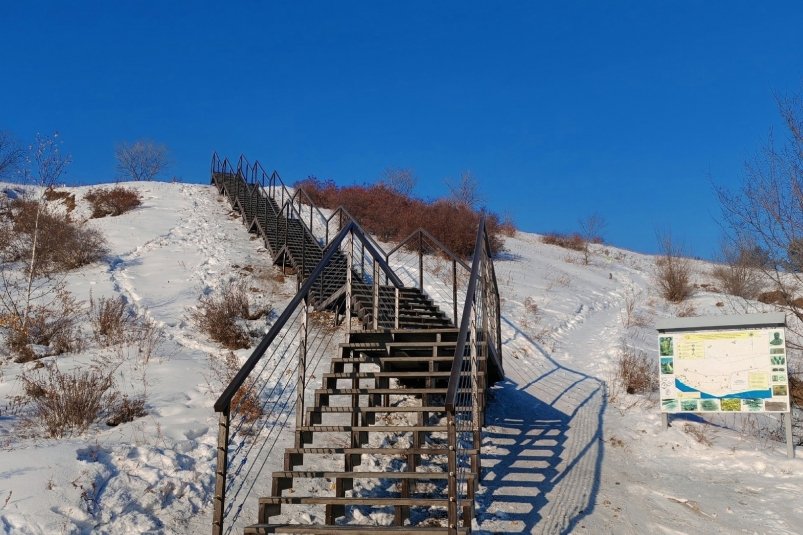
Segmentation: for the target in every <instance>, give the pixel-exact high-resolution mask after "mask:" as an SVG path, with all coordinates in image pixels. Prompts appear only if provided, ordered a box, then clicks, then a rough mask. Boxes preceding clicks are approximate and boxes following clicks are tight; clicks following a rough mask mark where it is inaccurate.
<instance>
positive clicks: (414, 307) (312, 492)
mask: <svg viewBox="0 0 803 535" xmlns="http://www.w3.org/2000/svg"><path fill="white" fill-rule="evenodd" d="M241 161H242V159H241ZM218 163H220V162H218ZM240 166H241V165H240ZM240 166H238V169H236V170H235V169H233V168H232V167H226V165H223V166H217V167H216V166H215V160H214V159H213V170H212V182H213V184H215V186H216V187H217V189H218V191H219V192H220V193H221V194H222V195H225V196H226V198H227V199H228V200H229V202H230V203H231V205H232V207H233V208H234V209H235V210H237V211H238V212H239V213H240V214H241V216H242V218H243V222H244V223H245V225H246V226H247V228H248V230H249V231H250V232H255V233H258V234H259V235H260V236H261V237H262V238H263V240H264V243H265V246H266V248H267V249H268V250H269V251H270V253H271V256H272V258H273V261H274V263H277V264H281V265H283V266H288V265H289V266H290V267H291V268H292V269H293V270H295V272H296V274H297V277H298V280H299V288H301V287H302V283H304V287H303V288H301V289H300V291H299V295H298V296H297V298H300V297H301V294H302V293H303V292H305V291H306V292H308V293H307V294H304V301H303V302H304V303H307V302H309V304H310V305H311V306H313V307H316V308H318V309H329V310H333V311H334V312H335V314H336V315H338V316H339V315H341V314H342V315H343V316H345V318H346V319H348V318H352V319H354V320H356V323H357V324H358V325H359V328H361V329H362V330H354V329H353V328H352V327H350V326H351V323H350V322H349V324H348V325H349V331H350V332H349V334H348V341H347V342H345V343H341V344H339V353H338V354H336V355H332V356H331V358H330V359H329V361H328V371H326V372H324V373H321V374H319V376H318V377H317V378H316V381H319V384H317V385H316V386H317V388H315V389H314V391H313V392H312V395H311V396H310V397H311V398H312V400H313V401H312V402H311V404H310V405H311V406H304V403H303V399H304V390H303V389H302V390H301V393H300V394H299V398H298V399H299V402H298V406H300V407H304V408H303V412H298V413H297V420H296V428H295V433H294V444H293V446H292V447H290V448H287V449H286V451H285V452H284V458H283V467H282V468H283V469H282V470H281V471H276V472H273V473H272V475H271V491H270V495H269V496H263V497H261V498H259V499H258V506H257V507H258V508H257V511H256V523H253V524H250V525H247V527H245V533H249V534H267V533H285V534H287V533H298V534H377V533H378V534H382V533H388V534H389V533H394V534H411V535H412V534H420V533H433V534H434V533H444V534H447V533H448V534H450V535H451V534H457V533H470V531H471V519H472V518H473V517H474V491H475V488H476V485H477V483H478V479H479V477H480V456H479V446H480V428H479V426H478V425H477V424H476V422H480V424H479V425H481V422H482V421H483V414H484V406H485V389H486V386H487V384H489V382H491V381H494V380H496V379H498V378H499V377H501V363H500V364H499V365H494V366H492V367H491V368H490V369H489V360H490V359H487V358H486V355H487V354H489V353H488V351H487V349H488V347H489V346H488V344H487V343H486V342H485V341H484V340H483V339H480V338H476V337H475V339H474V340H473V341H472V343H473V344H474V347H473V348H472V352H471V354H472V355H473V356H475V357H476V358H475V361H474V362H473V363H469V364H470V365H469V366H468V367H467V362H466V361H465V359H463V358H461V359H460V361H459V363H458V365H457V366H458V369H457V370H454V371H453V369H452V367H453V364H454V362H455V359H456V355H457V352H458V351H463V353H462V354H464V355H467V354H468V350H467V349H465V350H464V349H463V346H462V345H460V344H461V342H460V338H459V336H460V333H461V330H460V329H458V328H457V326H455V325H454V324H453V322H452V320H451V319H450V318H449V317H448V316H447V315H446V314H444V313H443V311H441V310H440V309H439V307H438V306H437V305H436V304H435V303H434V302H433V300H432V299H431V298H430V297H429V296H428V295H426V294H425V293H424V292H423V291H422V290H421V289H419V288H416V287H403V286H401V285H399V284H398V282H396V283H393V284H387V283H386V284H380V283H379V282H378V281H379V278H377V272H376V271H374V278H373V280H374V282H373V283H372V284H369V283H366V277H365V274H364V273H359V270H358V269H356V268H355V267H354V266H352V267H351V272H350V271H349V269H350V265H351V264H350V260H349V259H350V258H351V256H347V254H346V253H344V251H343V250H341V249H339V248H338V249H330V248H328V247H327V246H328V245H329V244H327V243H325V242H326V241H327V240H328V237H327V238H326V239H320V238H316V237H315V236H314V235H313V233H312V231H311V230H310V226H311V225H310V226H307V225H305V224H304V222H303V220H302V219H301V218H298V217H295V213H294V209H293V207H292V204H284V205H282V206H279V203H277V202H276V199H275V198H274V195H272V194H271V193H270V191H271V190H270V188H265V187H264V184H263V185H262V186H260V184H259V183H257V181H255V180H249V179H248V176H247V175H248V172H247V171H246V172H242V171H241V170H240V168H239V167H240ZM251 178H252V179H253V176H252V177H251ZM346 230H348V229H344V230H343V231H341V234H342V233H343V232H345V231H346ZM327 236H328V232H327ZM341 240H342V238H341ZM335 246H336V247H343V244H342V242H339V244H335ZM375 262H376V261H375ZM386 267H387V266H386ZM375 269H376V268H375ZM387 275H388V274H387V273H386V278H387ZM390 275H393V274H392V273H391V274H390ZM347 296H350V301H349V302H348V303H347V302H346V301H347ZM455 296H456V293H455ZM455 300H456V299H455ZM294 302H296V303H298V302H299V301H298V300H297V299H295V298H294ZM497 304H498V303H497ZM293 306H298V305H293V304H291V305H290V306H289V307H288V310H289V309H290V308H292V307H293ZM305 306H306V305H305ZM456 306H457V305H456V304H455V307H456ZM497 314H498V310H497ZM283 315H284V313H283ZM287 317H289V315H288V316H287ZM336 317H337V316H336ZM279 321H281V318H280V319H279V320H277V323H278V322H279ZM463 323H464V324H465V325H468V324H467V323H466V322H465V320H464V322H463ZM463 329H464V330H465V329H466V327H465V326H463ZM273 330H275V329H272V331H273ZM278 332H279V331H278V330H277V331H276V332H273V333H272V334H271V333H268V335H266V337H265V338H266V340H267V339H268V338H270V337H271V336H276V335H277V333H278ZM462 336H463V338H462V340H463V342H462V344H466V338H465V337H466V335H465V334H463V335H462ZM266 340H263V342H262V343H260V347H261V348H262V349H260V348H259V347H258V348H257V349H256V350H255V353H254V355H252V357H251V358H250V359H249V362H251V361H253V362H251V365H250V366H251V368H249V370H250V369H253V366H254V363H255V362H257V361H258V360H259V359H260V358H261V355H262V354H264V352H265V348H266V347H267V345H268V344H267V343H266ZM305 343H306V342H305ZM263 345H264V346H265V347H262V346H263ZM494 347H496V346H494ZM458 348H460V349H458ZM478 348H479V349H478ZM483 348H484V349H483ZM259 351H262V353H259ZM258 353H259V354H258ZM248 366H249V364H248V363H246V365H245V366H244V370H241V372H243V371H244V372H245V373H244V374H242V375H243V376H242V378H240V384H243V380H244V379H245V377H246V376H247V375H248V373H250V371H249V370H245V368H247V367H248ZM453 372H454V373H453ZM458 372H459V373H458ZM303 373H304V370H303V365H302V371H301V374H302V375H301V377H303ZM464 376H465V378H466V379H467V381H465V382H464V381H463V377H464ZM236 381H237V378H235V381H234V382H236ZM455 381H458V383H457V384H459V386H457V387H456V390H455V387H454V383H455ZM234 382H233V384H232V385H230V389H231V388H232V387H233V385H234ZM237 388H240V387H239V386H238V387H237ZM311 388H312V384H311ZM449 388H451V389H452V391H451V392H450V395H451V396H452V397H451V398H450V399H457V400H458V402H459V403H463V405H471V406H457V407H455V406H454V402H452V405H450V406H447V391H448V390H449ZM227 390H229V389H227ZM233 395H234V390H232V391H231V392H228V394H227V393H225V392H224V394H223V395H221V399H219V400H218V403H216V407H215V408H216V411H218V412H220V413H221V431H220V433H221V434H220V445H219V454H218V464H219V465H220V464H221V463H223V464H222V465H223V466H226V459H227V457H226V451H225V450H226V448H229V447H230V442H229V438H228V437H229V413H228V411H229V407H230V405H231V400H232V399H233ZM224 398H225V399H226V400H227V401H225V402H223V401H222V400H224ZM466 400H469V401H468V402H466ZM449 411H451V412H449ZM458 413H460V414H463V415H466V414H468V415H469V420H468V421H469V423H470V422H471V421H474V422H475V423H474V425H473V427H471V428H467V427H466V424H465V422H466V420H462V422H463V423H462V425H463V427H462V431H461V429H460V425H461V424H460V422H461V420H460V417H459V416H458V417H456V416H455V415H456V414H458ZM472 415H473V416H472ZM456 422H457V430H456V425H455V424H456ZM469 427H470V426H469ZM466 429H468V432H467V431H466ZM460 432H462V433H463V435H461V436H462V437H463V438H462V440H461V439H456V438H455V437H456V433H460ZM466 437H468V438H466ZM467 443H468V445H466V444H467ZM220 448H223V450H222V451H220ZM458 449H459V450H460V451H459V455H461V459H463V461H462V464H460V465H459V466H458V464H456V463H457V461H456V450H458ZM458 471H459V477H458ZM217 473H218V481H217V483H216V489H217V490H216V493H219V494H220V502H222V503H218V504H216V513H215V514H216V516H217V515H220V517H219V518H220V521H219V522H218V521H216V522H217V523H215V524H214V527H213V533H215V534H220V533H224V532H225V533H230V532H231V530H229V531H225V530H224V529H223V518H224V516H225V513H223V512H222V511H223V510H224V506H225V500H224V498H223V496H224V494H225V486H226V483H225V481H226V470H225V469H224V470H223V471H221V470H220V467H219V468H218V472H217ZM221 477H222V480H221ZM263 477H264V476H263ZM455 496H462V498H461V499H457V500H456V499H455ZM216 499H217V498H216ZM240 507H242V506H240ZM455 508H459V513H456V512H455V511H456V509H455ZM458 516H459V517H460V519H461V520H460V521H457V520H456V519H457V518H458Z"/></svg>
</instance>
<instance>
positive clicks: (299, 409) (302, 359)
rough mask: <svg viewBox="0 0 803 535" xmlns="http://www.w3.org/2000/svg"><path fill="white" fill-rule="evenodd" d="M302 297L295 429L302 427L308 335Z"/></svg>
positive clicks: (306, 314) (306, 311) (305, 311)
mask: <svg viewBox="0 0 803 535" xmlns="http://www.w3.org/2000/svg"><path fill="white" fill-rule="evenodd" d="M307 299H308V298H307V297H304V308H303V309H302V312H301V314H302V316H301V347H300V348H299V355H298V385H297V390H298V394H297V397H296V427H302V426H303V425H304V390H305V388H306V382H305V381H306V375H307V336H308V333H309V303H308V301H307Z"/></svg>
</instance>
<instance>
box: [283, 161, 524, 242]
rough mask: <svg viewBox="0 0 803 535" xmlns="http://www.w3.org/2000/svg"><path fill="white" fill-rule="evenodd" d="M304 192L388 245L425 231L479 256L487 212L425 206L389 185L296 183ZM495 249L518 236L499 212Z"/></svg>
mask: <svg viewBox="0 0 803 535" xmlns="http://www.w3.org/2000/svg"><path fill="white" fill-rule="evenodd" d="M295 187H296V188H300V189H303V190H304V192H305V193H307V195H308V196H309V197H310V199H311V200H312V202H313V203H315V204H316V205H318V206H321V207H323V208H329V209H336V208H337V207H339V206H343V207H344V208H346V210H348V211H349V213H351V215H353V216H354V217H355V218H356V219H357V221H358V222H359V224H360V225H362V226H363V227H364V228H365V229H366V230H367V231H368V232H370V233H372V234H374V235H376V236H377V238H379V239H380V240H382V241H401V240H403V239H404V238H406V237H407V236H409V235H410V234H412V233H413V232H414V231H416V230H417V229H418V228H419V227H424V228H425V229H426V230H428V231H429V232H430V233H431V234H432V235H433V236H435V237H436V238H437V239H438V240H440V241H441V242H442V243H443V244H444V245H446V247H448V248H449V249H451V250H452V252H454V253H455V254H457V255H460V256H463V257H470V256H471V255H472V254H473V253H474V243H475V242H476V239H477V227H478V225H479V221H480V217H481V216H482V214H483V213H482V212H480V211H478V210H476V209H473V208H471V207H469V206H466V205H464V204H460V203H455V202H450V201H448V200H444V199H440V200H435V201H432V202H425V201H422V200H420V199H415V198H413V197H410V196H409V195H407V194H404V193H400V192H399V191H396V190H394V189H392V188H390V187H388V185H387V184H382V183H380V184H375V185H371V186H346V187H343V188H339V187H338V186H336V185H335V184H334V182H332V181H330V180H327V181H323V180H318V179H316V178H313V177H310V178H308V179H306V180H302V181H300V182H298V183H296V184H295ZM485 216H486V219H485V223H486V228H487V230H488V236H489V239H490V242H491V249H492V250H493V251H494V253H498V252H500V251H502V250H503V249H504V239H503V235H504V234H505V233H510V232H514V231H515V228H513V224H512V222H511V221H509V220H507V221H505V222H500V219H499V217H498V216H496V215H495V214H491V213H487V212H486V213H485Z"/></svg>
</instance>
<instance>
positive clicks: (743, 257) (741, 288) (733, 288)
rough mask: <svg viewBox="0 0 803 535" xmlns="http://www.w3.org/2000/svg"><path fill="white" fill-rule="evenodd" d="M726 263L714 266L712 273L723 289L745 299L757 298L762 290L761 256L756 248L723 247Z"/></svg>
mask: <svg viewBox="0 0 803 535" xmlns="http://www.w3.org/2000/svg"><path fill="white" fill-rule="evenodd" d="M722 254H723V257H724V259H725V262H724V264H722V265H719V266H716V267H714V269H713V270H712V272H711V274H712V275H713V276H714V278H716V279H717V281H719V284H720V286H721V287H722V290H723V291H724V292H725V293H728V294H730V295H735V296H737V297H742V298H744V299H755V298H756V296H757V295H758V293H759V292H760V291H761V286H762V284H761V271H760V269H761V262H762V260H761V257H760V256H759V255H758V253H756V251H755V248H749V247H737V248H734V247H730V246H727V245H726V246H724V247H723V253H722Z"/></svg>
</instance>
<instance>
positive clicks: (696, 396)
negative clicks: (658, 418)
mask: <svg viewBox="0 0 803 535" xmlns="http://www.w3.org/2000/svg"><path fill="white" fill-rule="evenodd" d="M658 353H659V359H660V361H659V385H660V390H661V411H663V412H765V411H767V412H788V411H789V383H788V379H787V367H786V333H785V331H784V329H783V328H782V327H768V328H757V329H755V328H754V329H732V330H717V331H712V330H703V331H687V332H673V333H671V334H668V333H662V334H659V336H658Z"/></svg>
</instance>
